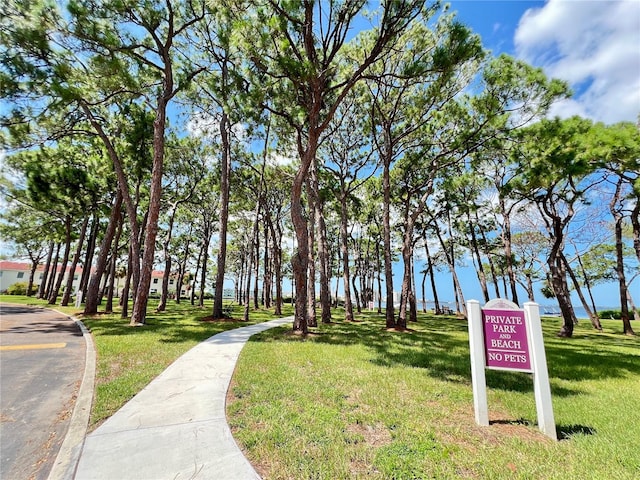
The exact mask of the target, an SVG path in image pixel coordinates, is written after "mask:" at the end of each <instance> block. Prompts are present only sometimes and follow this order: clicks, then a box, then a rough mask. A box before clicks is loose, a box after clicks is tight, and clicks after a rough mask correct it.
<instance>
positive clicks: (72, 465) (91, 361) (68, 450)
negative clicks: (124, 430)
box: [48, 309, 96, 480]
mask: <svg viewBox="0 0 640 480" xmlns="http://www.w3.org/2000/svg"><path fill="white" fill-rule="evenodd" d="M50 310H54V309H50ZM54 311H56V312H58V313H60V314H61V315H65V316H67V317H68V318H70V319H71V320H73V321H74V322H75V323H76V325H78V327H79V328H80V330H81V331H82V336H83V337H84V341H85V344H86V350H85V367H84V375H83V377H82V382H81V384H80V389H79V390H78V396H77V398H76V404H75V407H74V409H73V413H72V414H71V420H70V421H69V429H68V430H67V434H66V436H65V438H64V441H63V442H62V445H61V446H60V450H59V451H58V456H57V457H56V460H55V462H54V464H53V467H52V469H51V472H49V477H48V480H71V479H73V477H74V475H75V471H76V468H77V466H78V462H79V461H80V454H81V453H82V447H83V445H84V439H85V437H86V435H87V428H88V427H89V416H90V414H91V405H92V404H93V391H94V387H95V379H96V349H95V345H94V343H93V337H92V336H91V332H89V330H88V329H87V327H86V326H85V325H84V323H82V322H81V321H80V320H78V319H77V318H75V317H73V316H69V315H67V314H65V313H63V312H60V311H58V310H54Z"/></svg>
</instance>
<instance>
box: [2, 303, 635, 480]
mask: <svg viewBox="0 0 640 480" xmlns="http://www.w3.org/2000/svg"><path fill="white" fill-rule="evenodd" d="M0 301H5V302H11V303H18V302H19V303H26V304H32V305H42V306H44V305H45V303H46V302H44V301H39V300H35V299H27V298H26V297H7V296H0ZM55 308H57V309H58V310H62V311H64V312H65V313H67V314H74V313H76V314H77V313H79V312H77V309H75V308H73V307H70V308H60V307H55ZM154 309H155V305H150V307H149V309H148V312H149V315H148V322H147V325H146V326H144V327H141V328H134V327H129V326H128V321H127V320H122V319H120V318H119V316H118V314H117V313H116V314H114V315H106V314H99V315H95V316H91V317H83V316H81V315H78V316H79V317H80V318H81V319H82V321H83V322H84V323H85V325H87V327H88V328H89V329H90V330H91V332H92V334H93V337H94V340H95V344H96V350H97V355H98V364H97V378H96V396H95V400H94V405H93V410H92V414H91V428H95V427H96V426H97V425H99V424H100V423H101V422H102V421H103V420H104V419H105V418H107V417H109V416H110V415H112V414H113V413H114V412H115V411H116V410H117V409H118V408H120V407H121V406H122V405H123V404H124V403H125V402H126V401H127V400H129V399H130V398H131V397H132V396H133V395H135V394H136V393H137V392H138V391H139V390H141V389H142V388H143V387H144V386H145V385H147V384H148V383H149V382H150V381H151V380H152V379H153V378H155V377H156V376H157V375H158V374H159V373H160V372H161V371H162V370H164V369H165V368H166V367H167V366H168V365H169V364H170V363H171V362H173V361H174V360H175V359H176V358H177V357H179V356H180V355H181V354H182V353H184V352H186V351H187V350H189V349H190V348H191V347H192V346H194V345H195V344H197V343H198V342H200V341H202V340H204V339H206V338H208V337H210V336H211V335H214V334H216V333H219V332H221V331H223V330H228V329H230V328H237V327H240V326H244V325H246V323H244V322H239V321H227V322H203V321H202V319H203V318H204V317H206V316H208V315H209V314H210V312H211V305H210V304H207V305H206V306H205V307H204V309H199V308H197V307H195V308H194V307H191V306H190V305H188V304H182V305H180V306H178V305H175V304H173V303H172V302H170V304H169V311H168V312H165V313H160V314H157V313H154ZM285 313H286V314H291V311H290V310H288V311H286V312H285ZM339 313H340V312H337V313H336V317H335V320H336V322H335V323H333V324H330V325H321V326H320V327H319V328H314V329H312V333H311V334H310V335H309V336H307V337H306V338H302V337H300V336H298V335H292V334H291V331H290V327H283V328H278V329H273V330H269V331H266V332H264V333H262V334H259V335H256V336H254V337H253V338H252V340H251V341H250V342H249V343H248V344H247V345H246V347H245V348H244V350H243V351H242V353H241V355H240V359H239V362H238V366H237V369H236V373H235V375H234V377H233V381H232V386H231V388H230V391H229V395H228V405H227V414H228V420H229V423H230V425H231V427H232V430H233V432H234V436H235V438H236V439H237V440H238V442H239V444H240V445H241V446H242V447H243V448H244V450H245V452H246V454H247V456H248V457H249V459H250V461H251V462H252V463H253V464H254V466H256V468H257V469H258V471H259V472H260V473H261V474H262V475H263V478H265V480H267V479H294V480H298V479H357V478H373V479H385V480H386V479H397V480H400V479H427V478H434V479H446V478H451V479H453V478H475V479H491V478H527V479H536V480H537V479H548V478H562V479H569V478H570V479H605V478H606V479H609V478H612V479H614V478H615V479H637V478H640V408H639V406H638V405H639V404H638V401H639V400H640V338H639V337H635V338H631V337H625V336H623V335H621V333H620V331H621V323H620V322H619V321H608V320H605V321H603V326H604V332H603V333H597V332H595V331H594V330H592V329H591V326H590V325H589V323H588V322H587V321H583V322H581V323H580V324H579V325H577V327H576V330H575V334H574V338H572V339H560V338H557V337H555V333H556V332H557V331H558V330H559V328H560V324H559V320H558V319H544V320H543V328H544V335H545V345H546V352H547V359H548V363H549V374H550V377H551V390H552V395H553V406H554V413H555V420H556V424H557V430H558V435H559V437H560V438H561V440H560V441H558V442H553V441H551V440H550V439H548V438H547V437H545V436H544V435H542V434H541V433H540V432H539V431H538V429H537V427H536V425H535V423H536V410H535V401H534V397H533V384H532V379H531V376H530V375H527V374H524V373H512V372H497V371H487V382H488V391H489V416H490V419H491V425H490V426H489V427H479V426H477V425H476V424H475V420H474V413H473V397H472V391H471V375H470V366H469V346H468V335H467V326H466V322H465V321H464V320H459V319H456V318H454V317H434V316H421V317H420V319H419V322H418V323H417V324H411V325H410V327H411V329H412V331H410V332H396V331H387V330H386V329H385V328H384V320H383V318H382V317H380V316H377V315H370V314H369V315H362V316H359V320H360V321H358V322H354V323H344V322H342V321H340V320H339V318H340V315H339ZM234 316H235V317H237V318H241V316H242V314H241V311H240V307H238V306H235V309H234ZM270 318H272V316H271V314H270V313H269V312H264V311H261V312H252V314H251V323H254V322H260V321H265V320H268V319H270ZM634 328H635V329H636V331H638V330H640V327H638V326H636V325H635V324H634Z"/></svg>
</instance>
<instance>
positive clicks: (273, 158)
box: [267, 151, 297, 167]
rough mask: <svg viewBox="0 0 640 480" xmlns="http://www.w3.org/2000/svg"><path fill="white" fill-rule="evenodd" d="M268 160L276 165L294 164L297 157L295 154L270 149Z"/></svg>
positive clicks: (270, 163)
mask: <svg viewBox="0 0 640 480" xmlns="http://www.w3.org/2000/svg"><path fill="white" fill-rule="evenodd" d="M267 162H268V163H269V165H272V166H274V167H277V166H287V165H294V164H295V163H296V162H297V157H296V156H295V155H293V154H286V153H285V154H282V153H278V152H274V151H270V152H269V154H268V156H267Z"/></svg>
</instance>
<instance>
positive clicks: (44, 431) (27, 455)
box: [0, 304, 86, 480]
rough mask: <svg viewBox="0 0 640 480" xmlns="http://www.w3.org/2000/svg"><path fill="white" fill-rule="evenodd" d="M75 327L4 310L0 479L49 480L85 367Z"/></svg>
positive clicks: (0, 322)
mask: <svg viewBox="0 0 640 480" xmlns="http://www.w3.org/2000/svg"><path fill="white" fill-rule="evenodd" d="M85 349H86V345H85V341H84V339H83V337H82V332H81V330H80V328H79V327H78V326H77V325H76V324H75V322H74V321H73V320H71V319H69V318H68V317H66V316H65V315H62V314H60V313H57V312H54V311H51V310H45V309H40V308H35V307H25V306H14V305H7V304H2V305H0V456H1V458H0V478H2V480H45V479H46V478H47V477H48V476H49V472H50V471H51V468H52V465H53V462H54V461H55V459H56V455H57V454H58V451H59V449H60V445H61V443H62V441H63V440H64V436H65V434H66V432H67V429H68V426H69V419H70V416H71V413H72V411H73V407H74V404H75V399H76V396H77V392H78V388H79V387H80V384H81V380H82V375H83V372H84V364H85Z"/></svg>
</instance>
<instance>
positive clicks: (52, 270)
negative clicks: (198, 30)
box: [44, 242, 62, 299]
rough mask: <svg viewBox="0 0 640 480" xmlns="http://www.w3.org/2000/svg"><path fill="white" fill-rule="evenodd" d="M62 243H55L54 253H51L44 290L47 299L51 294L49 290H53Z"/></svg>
mask: <svg viewBox="0 0 640 480" xmlns="http://www.w3.org/2000/svg"><path fill="white" fill-rule="evenodd" d="M61 246H62V244H61V243H60V242H58V243H57V244H56V253H55V254H54V255H53V261H52V262H51V265H50V266H49V279H48V280H47V288H46V290H45V291H44V298H46V299H48V298H49V296H50V295H51V291H52V290H53V285H54V283H55V281H56V278H57V276H58V259H59V258H60V247H61Z"/></svg>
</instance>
